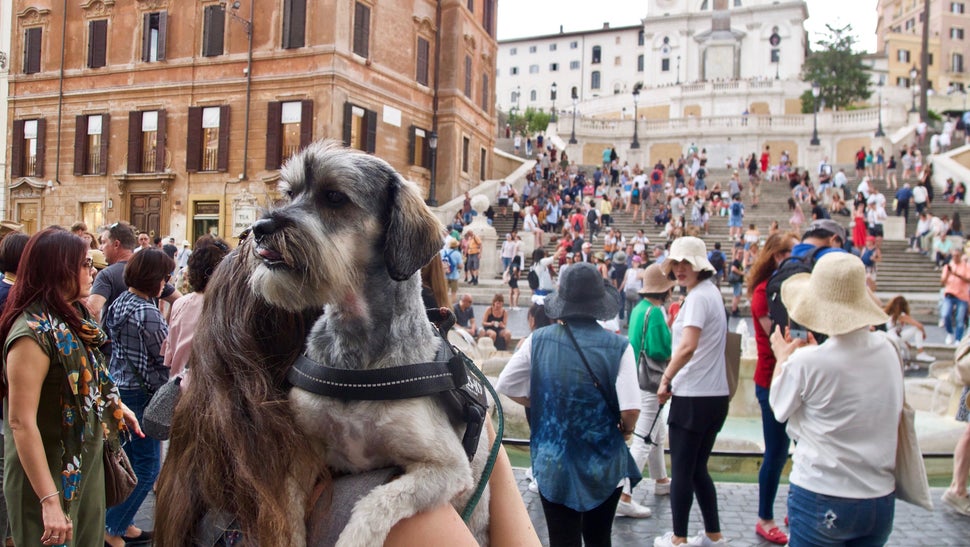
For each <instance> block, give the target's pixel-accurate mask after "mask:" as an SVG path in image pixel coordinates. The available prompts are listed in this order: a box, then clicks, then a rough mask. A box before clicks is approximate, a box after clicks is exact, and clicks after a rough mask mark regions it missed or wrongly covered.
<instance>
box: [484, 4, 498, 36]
mask: <svg viewBox="0 0 970 547" xmlns="http://www.w3.org/2000/svg"><path fill="white" fill-rule="evenodd" d="M482 27H483V28H484V29H485V32H487V33H488V35H489V36H491V37H493V38H494V37H495V0H483V4H482Z"/></svg>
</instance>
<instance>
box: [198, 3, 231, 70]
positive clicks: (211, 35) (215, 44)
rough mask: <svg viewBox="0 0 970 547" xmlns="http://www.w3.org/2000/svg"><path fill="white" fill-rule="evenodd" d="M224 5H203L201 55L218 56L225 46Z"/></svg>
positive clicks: (223, 51) (222, 52)
mask: <svg viewBox="0 0 970 547" xmlns="http://www.w3.org/2000/svg"><path fill="white" fill-rule="evenodd" d="M225 42H226V6H224V5H223V4H213V5H211V6H205V8H204V9H203V12H202V56H203V57H218V56H220V55H222V54H224V53H225V51H226V50H225V48H226V44H225Z"/></svg>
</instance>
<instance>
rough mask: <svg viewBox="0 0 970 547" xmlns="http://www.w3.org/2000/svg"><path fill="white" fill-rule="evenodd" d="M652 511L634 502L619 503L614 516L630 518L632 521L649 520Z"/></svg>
mask: <svg viewBox="0 0 970 547" xmlns="http://www.w3.org/2000/svg"><path fill="white" fill-rule="evenodd" d="M652 514H653V511H651V510H650V508H649V507H644V506H642V505H640V504H639V503H637V502H636V501H634V500H630V501H621V502H620V503H619V504H617V506H616V516H618V517H630V518H634V519H645V518H649V517H650V515H652Z"/></svg>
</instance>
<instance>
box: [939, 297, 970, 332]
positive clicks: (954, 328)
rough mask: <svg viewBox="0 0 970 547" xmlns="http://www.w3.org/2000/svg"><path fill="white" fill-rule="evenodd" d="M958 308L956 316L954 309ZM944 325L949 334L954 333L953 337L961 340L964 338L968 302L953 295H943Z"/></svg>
mask: <svg viewBox="0 0 970 547" xmlns="http://www.w3.org/2000/svg"><path fill="white" fill-rule="evenodd" d="M954 309H955V310H956V317H953V315H954V314H953V311H954ZM942 315H943V326H944V327H946V332H947V334H952V335H953V338H954V339H955V340H956V341H957V342H959V341H960V340H963V328H964V325H965V323H966V319H967V302H965V301H963V300H960V299H959V298H957V297H955V296H952V295H949V294H948V295H945V296H944V297H943V311H942Z"/></svg>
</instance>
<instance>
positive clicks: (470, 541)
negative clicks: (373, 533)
mask: <svg viewBox="0 0 970 547" xmlns="http://www.w3.org/2000/svg"><path fill="white" fill-rule="evenodd" d="M431 537H433V538H435V543H436V544H438V545H454V546H456V547H460V546H465V545H467V546H474V545H478V543H477V542H476V541H475V538H474V537H472V534H471V532H470V531H469V530H468V527H467V526H465V523H464V522H463V521H462V520H461V517H460V516H459V515H458V513H457V512H456V511H455V509H454V507H452V506H451V505H440V506H438V507H436V508H434V509H430V510H428V511H424V512H422V513H418V514H417V515H414V516H412V517H409V518H406V519H404V520H402V521H399V522H398V523H397V524H395V525H394V527H393V528H391V533H390V534H389V535H388V536H387V540H386V541H385V542H384V545H385V547H398V546H400V547H410V546H412V545H420V544H424V543H425V542H426V541H427V540H428V538H431Z"/></svg>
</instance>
